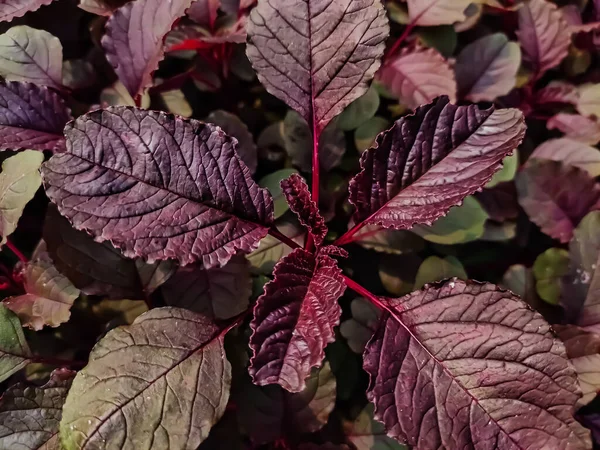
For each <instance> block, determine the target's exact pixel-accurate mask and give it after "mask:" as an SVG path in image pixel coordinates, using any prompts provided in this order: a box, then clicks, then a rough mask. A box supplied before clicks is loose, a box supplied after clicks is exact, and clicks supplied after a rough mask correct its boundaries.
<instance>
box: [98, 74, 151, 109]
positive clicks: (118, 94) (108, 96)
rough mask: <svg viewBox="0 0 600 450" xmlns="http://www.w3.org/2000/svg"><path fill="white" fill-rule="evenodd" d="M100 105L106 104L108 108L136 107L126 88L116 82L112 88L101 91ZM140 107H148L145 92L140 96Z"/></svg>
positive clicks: (147, 96)
mask: <svg viewBox="0 0 600 450" xmlns="http://www.w3.org/2000/svg"><path fill="white" fill-rule="evenodd" d="M100 103H106V104H107V105H108V106H120V105H123V106H136V105H135V101H134V100H133V98H132V97H131V95H130V94H129V92H127V88H126V87H125V86H124V85H123V83H121V82H120V81H118V80H117V81H115V83H114V84H113V85H112V86H108V87H106V88H104V89H102V92H101V93H100ZM141 107H142V108H149V107H150V95H149V94H148V91H147V90H146V91H144V93H143V94H142V100H141Z"/></svg>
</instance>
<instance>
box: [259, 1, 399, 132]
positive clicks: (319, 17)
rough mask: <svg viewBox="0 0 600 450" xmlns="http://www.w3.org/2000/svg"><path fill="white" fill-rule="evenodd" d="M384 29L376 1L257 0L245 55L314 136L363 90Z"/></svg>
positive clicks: (379, 51)
mask: <svg viewBox="0 0 600 450" xmlns="http://www.w3.org/2000/svg"><path fill="white" fill-rule="evenodd" d="M388 33H389V27H388V23H387V19H386V16H385V10H384V9H383V7H382V5H381V3H380V1H379V0H335V1H331V2H327V3H320V2H318V1H317V0H307V1H300V0H273V1H268V0H259V1H258V6H256V8H254V9H253V10H252V13H251V14H250V20H249V23H248V48H247V54H248V58H249V59H250V62H251V63H252V66H253V67H254V69H255V70H256V72H257V74H258V79H259V80H260V81H261V83H262V84H263V85H264V86H265V87H266V88H267V91H269V92H270V93H271V94H273V95H274V96H276V97H278V98H280V99H281V100H283V101H284V102H285V103H287V104H288V105H289V106H290V107H291V108H293V109H295V110H296V111H298V113H300V115H301V116H302V117H303V118H304V119H305V120H306V121H307V122H308V123H309V124H312V126H311V129H312V130H313V134H314V135H315V136H318V135H320V134H321V131H322V130H323V129H324V128H325V126H326V125H327V124H328V123H329V122H330V121H331V119H333V118H334V117H335V116H337V115H338V114H340V113H341V112H342V111H343V110H344V109H345V108H346V106H348V105H349V104H350V103H352V101H354V100H356V99H357V98H359V97H360V96H362V95H363V94H364V93H365V92H366V91H367V88H368V85H367V83H368V81H369V80H370V79H371V78H372V77H373V75H374V74H375V72H376V71H377V69H378V68H379V65H380V62H379V59H380V57H381V56H382V55H383V51H384V41H385V39H386V38H387V36H388Z"/></svg>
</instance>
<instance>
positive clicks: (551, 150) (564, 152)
mask: <svg viewBox="0 0 600 450" xmlns="http://www.w3.org/2000/svg"><path fill="white" fill-rule="evenodd" d="M529 158H530V159H534V158H536V159H550V160H552V161H560V162H562V163H564V164H568V165H571V166H575V167H579V168H580V169H582V170H585V171H586V172H588V173H589V174H590V175H591V176H592V177H597V176H600V151H599V150H598V149H597V148H594V147H590V146H589V145H585V144H583V143H582V142H579V141H576V140H572V139H568V138H561V139H548V140H547V141H544V142H542V143H541V144H540V145H538V146H537V147H536V149H535V150H534V151H533V153H532V154H531V155H530V156H529Z"/></svg>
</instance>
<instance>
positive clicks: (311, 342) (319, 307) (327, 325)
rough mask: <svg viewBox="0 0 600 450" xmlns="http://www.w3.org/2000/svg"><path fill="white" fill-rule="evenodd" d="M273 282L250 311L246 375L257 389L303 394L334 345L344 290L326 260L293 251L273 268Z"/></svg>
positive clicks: (334, 267) (332, 263) (336, 270)
mask: <svg viewBox="0 0 600 450" xmlns="http://www.w3.org/2000/svg"><path fill="white" fill-rule="evenodd" d="M273 275H274V279H273V281H271V282H269V283H267V284H266V285H265V292H264V294H263V295H261V296H260V297H259V299H258V300H257V302H256V306H255V307H254V318H253V319H252V322H251V323H250V327H251V328H252V331H253V333H252V336H251V337H250V348H252V351H253V353H254V356H253V357H252V359H251V360H250V368H249V372H250V375H252V378H253V380H254V382H255V383H256V384H259V385H266V384H273V383H277V384H279V385H281V386H282V387H283V388H284V389H287V390H288V391H290V392H300V391H301V390H302V389H304V386H305V380H306V377H308V375H309V374H310V370H311V368H313V367H316V366H319V365H320V364H321V361H322V360H323V357H324V349H325V346H326V345H327V344H328V343H330V342H333V341H334V339H335V336H334V333H333V327H334V326H336V325H338V324H339V321H340V313H341V309H340V307H339V305H338V303H337V300H338V298H340V297H341V296H342V294H343V293H344V290H345V289H346V286H345V284H344V281H343V279H342V273H341V270H340V269H339V268H338V266H337V262H336V261H335V260H334V259H333V258H331V257H330V256H327V255H323V254H318V255H316V256H315V255H313V254H311V253H309V252H307V251H305V250H303V249H296V250H294V251H293V252H292V253H290V254H289V255H288V256H286V257H285V258H283V259H282V260H281V261H279V263H278V264H277V265H276V266H275V270H274V272H273Z"/></svg>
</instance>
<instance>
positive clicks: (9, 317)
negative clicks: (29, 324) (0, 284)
mask: <svg viewBox="0 0 600 450" xmlns="http://www.w3.org/2000/svg"><path fill="white" fill-rule="evenodd" d="M30 356H31V351H30V350H29V346H28V345H27V341H25V335H24V334H23V329H22V328H21V322H19V318H18V317H17V316H16V315H15V313H13V312H12V311H11V310H9V309H8V308H7V307H6V306H4V305H2V304H0V382H1V381H4V380H6V379H7V378H8V377H10V376H11V375H12V374H13V373H15V372H17V371H19V370H21V369H22V368H23V367H25V366H26V365H27V364H28V363H29V357H30Z"/></svg>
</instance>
